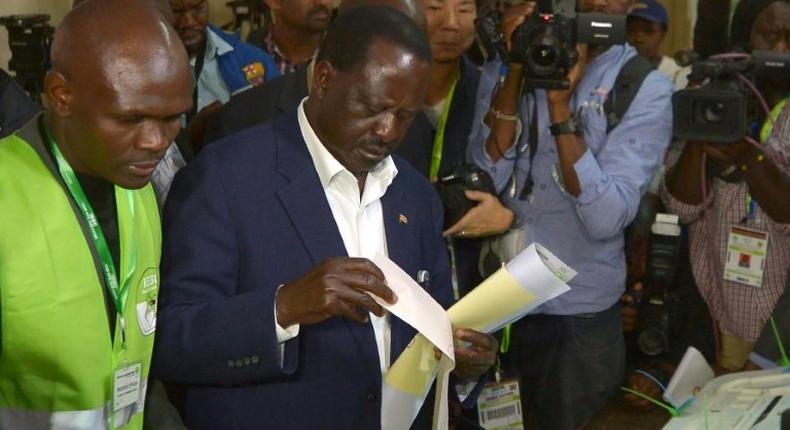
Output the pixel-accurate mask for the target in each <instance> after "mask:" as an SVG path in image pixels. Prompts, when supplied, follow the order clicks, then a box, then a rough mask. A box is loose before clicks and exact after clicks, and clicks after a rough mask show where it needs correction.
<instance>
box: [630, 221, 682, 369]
mask: <svg viewBox="0 0 790 430" xmlns="http://www.w3.org/2000/svg"><path fill="white" fill-rule="evenodd" d="M651 232H652V234H651V235H650V248H649V251H648V255H647V277H646V279H645V284H646V286H647V291H646V292H645V296H644V297H643V298H641V299H640V300H639V302H640V304H639V323H638V326H637V332H636V333H637V346H638V347H639V350H640V351H641V352H642V353H643V354H646V355H649V356H652V357H654V356H658V355H661V354H663V353H665V352H666V351H667V350H668V349H669V340H670V334H669V323H670V321H671V320H672V318H673V316H674V315H675V314H676V311H677V309H678V304H679V303H678V299H677V297H676V296H675V294H674V293H673V291H672V289H671V288H670V286H671V285H672V282H673V281H674V279H675V273H676V269H677V265H678V256H679V254H680V244H681V238H680V233H681V230H680V226H679V225H678V217H677V215H666V214H657V215H656V222H655V223H653V226H652V227H651Z"/></svg>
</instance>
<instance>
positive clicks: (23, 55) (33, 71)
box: [0, 15, 55, 101]
mask: <svg viewBox="0 0 790 430" xmlns="http://www.w3.org/2000/svg"><path fill="white" fill-rule="evenodd" d="M0 25H2V26H4V27H5V28H6V29H7V30H8V45H9V47H10V48H11V61H9V63H8V68H9V69H11V70H12V71H13V72H14V73H15V75H16V76H15V78H16V81H17V82H18V83H19V85H21V86H22V88H24V89H25V91H27V93H28V94H30V96H31V97H32V98H33V99H34V100H36V101H38V100H39V97H40V94H41V92H42V91H43V88H44V75H45V74H46V73H47V70H48V69H49V67H50V57H49V48H50V45H51V43H52V35H53V34H54V33H55V29H54V28H53V27H52V26H50V25H49V15H10V16H3V17H0Z"/></svg>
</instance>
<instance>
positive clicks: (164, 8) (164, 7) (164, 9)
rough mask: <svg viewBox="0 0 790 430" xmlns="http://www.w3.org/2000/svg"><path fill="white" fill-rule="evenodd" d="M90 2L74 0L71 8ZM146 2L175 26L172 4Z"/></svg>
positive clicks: (156, 0) (155, 0)
mask: <svg viewBox="0 0 790 430" xmlns="http://www.w3.org/2000/svg"><path fill="white" fill-rule="evenodd" d="M89 1H92V0H74V3H72V4H71V8H72V9H74V8H75V7H77V6H79V5H81V4H83V3H87V2H89ZM97 1H102V0H97ZM146 2H147V3H149V4H150V5H151V6H153V8H154V9H156V10H158V11H159V13H161V14H162V17H164V18H165V19H166V20H167V22H169V23H170V24H171V25H173V23H174V22H175V17H174V16H173V10H172V9H170V4H169V3H168V2H167V0H147V1H146Z"/></svg>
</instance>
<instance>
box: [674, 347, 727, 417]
mask: <svg viewBox="0 0 790 430" xmlns="http://www.w3.org/2000/svg"><path fill="white" fill-rule="evenodd" d="M715 376H716V375H715V374H714V373H713V369H711V368H710V366H709V365H708V361H707V360H705V356H703V355H702V353H701V352H699V350H697V348H694V347H693V346H690V347H688V349H686V353H685V354H683V359H682V360H680V364H679V365H678V368H677V370H675V374H674V375H673V376H672V380H671V381H669V385H668V386H667V390H666V391H665V392H664V400H666V401H668V402H669V403H671V404H672V406H674V407H676V408H679V407H680V406H681V405H683V404H684V403H686V402H687V401H688V400H689V399H691V398H692V397H694V394H695V392H696V391H697V390H700V389H702V388H703V387H705V384H707V383H708V381H710V380H711V379H713V378H714V377H715Z"/></svg>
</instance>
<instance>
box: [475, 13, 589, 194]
mask: <svg viewBox="0 0 790 430" xmlns="http://www.w3.org/2000/svg"><path fill="white" fill-rule="evenodd" d="M535 10H536V5H535V3H533V2H527V3H522V4H519V5H516V6H513V7H511V8H509V9H508V10H507V11H506V12H505V13H504V14H503V16H502V33H503V35H504V38H505V44H506V46H507V48H508V50H510V44H511V36H512V34H513V32H514V31H515V29H516V27H518V26H519V25H521V24H522V23H523V22H524V21H525V20H526V19H527V18H528V17H529V16H530V15H532V14H533V13H534V12H535ZM576 50H577V51H578V53H579V61H578V62H577V63H576V65H574V66H573V68H571V70H570V72H568V76H567V78H568V80H569V81H570V88H569V89H567V90H552V91H548V92H547V98H548V102H549V118H550V122H551V123H552V124H554V123H559V122H563V121H566V120H568V119H569V118H571V115H572V110H571V107H570V100H571V97H572V96H573V92H574V91H575V90H576V87H577V86H578V84H579V82H580V81H581V79H582V77H583V76H584V72H585V70H586V69H587V63H588V62H589V60H590V59H591V57H594V56H595V55H598V54H600V52H593V53H589V54H588V50H587V46H586V45H582V44H579V45H577V47H576ZM523 77H524V66H522V65H520V64H517V63H511V64H510V66H509V72H508V76H507V77H506V78H505V82H504V83H503V85H502V87H501V88H500V90H499V91H497V94H496V95H495V96H494V98H493V100H492V102H491V107H492V108H494V109H496V110H497V111H499V112H502V113H503V114H506V115H513V114H515V113H516V111H517V108H518V102H519V89H520V87H521V80H522V79H523ZM485 121H486V124H488V126H489V127H491V134H490V135H489V136H488V139H487V141H486V152H487V153H488V155H489V157H491V159H492V160H493V161H494V162H496V161H498V160H499V159H500V158H502V157H503V154H504V153H505V151H507V150H508V149H509V148H510V147H511V146H512V145H513V143H514V140H515V136H516V122H515V121H508V120H503V119H498V118H495V117H494V116H492V115H488V116H486V118H485ZM555 141H556V144H557V154H558V155H559V159H560V171H561V172H562V177H563V180H564V182H565V189H566V190H567V191H568V193H570V194H571V195H573V196H574V197H578V196H579V194H581V185H580V184H579V178H578V177H577V176H576V170H575V169H574V164H576V162H577V161H579V159H580V158H581V157H582V155H584V153H585V152H586V151H587V146H586V145H585V144H584V140H583V139H582V138H581V137H578V136H573V135H562V136H557V137H556V138H555Z"/></svg>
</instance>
